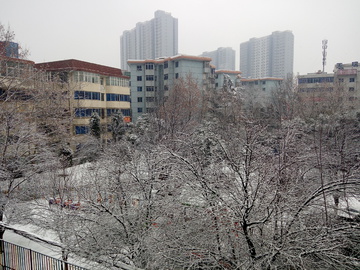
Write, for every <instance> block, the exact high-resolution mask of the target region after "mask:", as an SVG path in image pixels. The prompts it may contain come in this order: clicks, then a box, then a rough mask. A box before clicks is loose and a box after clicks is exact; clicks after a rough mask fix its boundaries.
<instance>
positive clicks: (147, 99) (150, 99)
mask: <svg viewBox="0 0 360 270" xmlns="http://www.w3.org/2000/svg"><path fill="white" fill-rule="evenodd" d="M154 101H155V97H146V102H154Z"/></svg>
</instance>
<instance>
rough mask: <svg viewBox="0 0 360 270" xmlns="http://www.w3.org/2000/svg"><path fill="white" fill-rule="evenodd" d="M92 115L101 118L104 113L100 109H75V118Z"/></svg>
mask: <svg viewBox="0 0 360 270" xmlns="http://www.w3.org/2000/svg"><path fill="white" fill-rule="evenodd" d="M93 113H97V114H98V115H99V116H103V115H104V113H103V112H102V111H101V110H100V109H90V108H76V109H75V117H79V118H82V117H91V116H92V115H93Z"/></svg>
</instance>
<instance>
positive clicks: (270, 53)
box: [240, 31, 294, 78]
mask: <svg viewBox="0 0 360 270" xmlns="http://www.w3.org/2000/svg"><path fill="white" fill-rule="evenodd" d="M293 62H294V35H293V33H292V32H291V31H283V32H279V31H276V32H273V33H272V34H271V35H269V36H265V37H261V38H251V39H250V40H249V41H247V42H244V43H241V44H240V70H241V72H242V74H243V77H246V78H265V77H275V78H286V76H287V75H288V74H292V72H293Z"/></svg>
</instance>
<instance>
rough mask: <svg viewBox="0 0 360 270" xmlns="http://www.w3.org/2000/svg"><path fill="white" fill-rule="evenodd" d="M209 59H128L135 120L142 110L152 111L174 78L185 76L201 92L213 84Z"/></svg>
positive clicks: (212, 71)
mask: <svg viewBox="0 0 360 270" xmlns="http://www.w3.org/2000/svg"><path fill="white" fill-rule="evenodd" d="M210 61H211V58H209V57H199V56H188V55H177V56H172V57H167V58H158V59H154V60H130V61H128V64H129V66H130V71H131V79H130V80H131V110H132V119H133V121H134V122H135V121H136V120H137V118H138V117H139V116H141V115H142V114H143V113H151V112H153V111H154V110H155V109H156V108H157V106H158V105H159V104H160V103H161V102H162V101H163V100H164V98H165V99H166V97H167V96H168V95H169V92H171V90H172V88H173V87H174V84H175V83H176V80H177V79H179V78H183V79H186V78H187V76H191V78H192V79H193V80H194V81H195V82H196V83H197V85H198V88H199V89H200V90H202V91H205V90H206V89H209V88H213V87H214V78H213V76H214V74H213V73H214V69H213V68H212V67H211V66H210Z"/></svg>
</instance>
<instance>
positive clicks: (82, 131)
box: [75, 126, 89, 134]
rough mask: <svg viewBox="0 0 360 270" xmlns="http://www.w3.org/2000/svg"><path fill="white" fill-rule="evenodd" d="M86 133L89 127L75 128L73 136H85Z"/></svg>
mask: <svg viewBox="0 0 360 270" xmlns="http://www.w3.org/2000/svg"><path fill="white" fill-rule="evenodd" d="M87 133H89V127H87V126H75V134H87Z"/></svg>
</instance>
